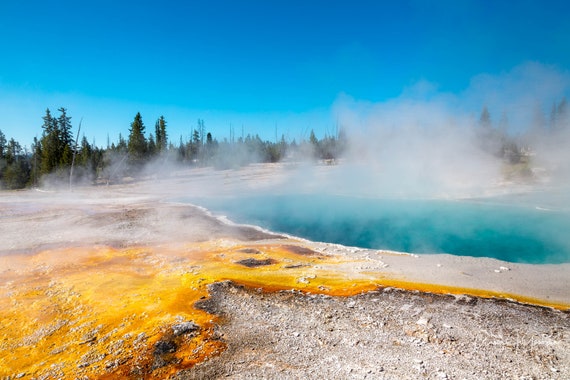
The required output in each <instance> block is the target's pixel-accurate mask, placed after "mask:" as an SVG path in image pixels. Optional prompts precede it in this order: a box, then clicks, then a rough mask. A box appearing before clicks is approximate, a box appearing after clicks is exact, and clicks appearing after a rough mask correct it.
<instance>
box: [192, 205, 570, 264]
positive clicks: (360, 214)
mask: <svg viewBox="0 0 570 380" xmlns="http://www.w3.org/2000/svg"><path fill="white" fill-rule="evenodd" d="M191 202H192V203H196V204H199V205H202V206H204V207H206V208H208V209H210V210H211V211H213V212H214V213H215V214H222V215H226V216H227V217H228V218H230V219H231V220H232V221H234V222H237V223H247V224H254V225H259V226H261V227H263V228H266V229H269V230H272V231H276V232H282V233H287V234H290V235H295V236H299V237H303V238H306V239H310V240H314V241H322V242H330V243H338V244H343V245H348V246H357V247H363V248H373V249H388V250H394V251H402V252H413V253H420V254H421V253H450V254H455V255H463V256H475V257H493V258H497V259H500V260H505V261H510V262H522V263H563V262H570V232H569V231H570V213H569V211H568V210H553V209H546V208H544V207H538V206H534V205H533V200H532V199H529V198H526V199H523V200H521V199H515V200H513V199H510V198H505V197H503V198H494V199H490V200H489V199H485V200H479V201H445V200H410V199H406V200H404V199H372V198H357V197H347V196H339V195H323V194H319V195H307V194H293V195H291V194H290V195H256V196H240V197H232V198H224V199H207V198H203V199H194V200H191Z"/></svg>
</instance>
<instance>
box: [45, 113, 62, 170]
mask: <svg viewBox="0 0 570 380" xmlns="http://www.w3.org/2000/svg"><path fill="white" fill-rule="evenodd" d="M43 120H44V124H43V125H42V128H43V134H42V139H41V145H42V149H41V151H42V157H41V169H40V172H41V174H48V173H51V172H52V171H54V170H55V169H56V168H57V167H58V165H59V163H60V143H59V136H60V133H59V128H58V125H57V119H55V118H54V117H52V116H51V113H50V110H49V108H48V109H46V115H45V116H44V117H43Z"/></svg>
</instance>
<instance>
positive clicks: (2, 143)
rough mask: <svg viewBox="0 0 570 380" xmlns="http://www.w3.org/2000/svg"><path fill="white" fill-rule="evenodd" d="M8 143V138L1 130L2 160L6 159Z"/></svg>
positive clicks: (0, 149) (0, 150) (0, 154)
mask: <svg viewBox="0 0 570 380" xmlns="http://www.w3.org/2000/svg"><path fill="white" fill-rule="evenodd" d="M6 143H7V141H6V136H5V135H4V133H2V130H0V158H4V155H5V154H6V153H5V152H6Z"/></svg>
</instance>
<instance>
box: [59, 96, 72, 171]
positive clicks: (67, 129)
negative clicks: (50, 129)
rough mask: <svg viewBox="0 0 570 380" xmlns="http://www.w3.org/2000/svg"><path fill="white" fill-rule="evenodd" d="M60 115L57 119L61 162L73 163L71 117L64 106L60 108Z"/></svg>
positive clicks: (67, 164)
mask: <svg viewBox="0 0 570 380" xmlns="http://www.w3.org/2000/svg"><path fill="white" fill-rule="evenodd" d="M58 111H59V112H60V116H59V118H58V119H57V127H58V132H59V139H58V140H59V141H58V143H59V147H58V152H59V153H60V157H59V164H60V165H62V166H69V165H71V160H72V158H73V148H72V147H73V145H74V144H73V136H72V134H71V117H69V116H67V110H66V109H65V108H63V107H61V108H59V109H58Z"/></svg>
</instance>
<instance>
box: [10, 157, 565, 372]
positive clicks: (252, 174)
mask: <svg viewBox="0 0 570 380" xmlns="http://www.w3.org/2000/svg"><path fill="white" fill-rule="evenodd" d="M281 171H282V169H281V168H280V167H276V166H269V165H265V166H254V167H251V168H248V169H245V170H239V171H227V172H210V171H209V170H194V171H189V172H186V173H180V174H179V175H177V176H173V177H171V178H168V179H161V180H156V179H154V180H150V181H144V182H139V183H130V184H122V185H112V186H109V187H86V188H77V189H74V190H73V191H72V192H70V191H68V190H54V191H47V192H44V191H36V190H30V191H16V192H3V193H2V194H1V196H0V231H1V235H2V236H1V237H2V239H1V241H0V276H1V275H2V274H6V273H9V272H11V271H18V270H24V269H23V268H18V267H17V265H18V264H17V262H16V261H14V260H13V257H15V256H18V255H30V254H34V253H36V252H41V251H45V250H46V249H60V248H63V247H89V246H95V245H96V246H110V247H116V248H128V247H131V246H141V245H146V246H160V245H161V244H166V243H168V244H173V243H176V242H179V243H185V242H202V241H214V242H216V241H223V239H234V240H237V241H245V242H252V243H256V244H261V243H263V244H283V242H291V244H298V245H299V246H304V247H308V248H310V249H312V250H314V251H315V252H318V253H319V254H322V255H326V256H327V257H339V258H342V259H343V262H342V264H339V265H335V266H334V270H335V271H338V272H339V273H343V274H344V275H346V276H347V278H354V279H359V280H362V279H366V280H367V279H375V281H378V283H379V284H380V285H381V284H382V279H385V280H386V283H387V284H389V285H393V284H401V285H402V286H401V287H403V288H407V289H412V290H408V291H404V290H398V289H395V288H394V286H388V287H384V286H379V287H378V289H379V290H378V291H374V292H371V293H366V294H362V295H356V296H352V297H331V296H327V295H316V294H302V293H300V292H298V291H295V290H283V291H279V292H268V290H267V289H263V286H261V287H256V288H255V289H252V288H248V287H242V286H238V285H235V284H231V283H227V282H222V283H219V284H212V285H210V286H209V288H208V289H209V292H210V295H211V298H209V299H207V300H205V301H201V302H200V305H199V306H200V307H201V308H202V309H204V310H206V311H207V312H209V313H213V314H214V315H217V316H219V317H220V319H219V323H217V324H216V328H215V334H214V337H213V338H212V339H215V340H218V341H220V342H223V344H224V345H225V346H226V349H225V350H224V351H223V352H222V353H221V354H219V355H214V356H211V357H209V358H208V360H206V361H205V362H203V363H200V364H198V365H196V366H194V367H192V368H190V369H181V370H177V371H176V373H174V374H172V373H170V374H169V376H170V375H172V376H175V377H177V378H181V379H182V378H236V379H237V378H279V379H282V378H291V379H293V378H315V379H316V378H339V379H340V378H377V379H382V378H386V379H391V378H394V379H396V378H458V379H459V378H469V379H471V378H472V379H478V378H520V379H523V378H525V379H527V378H528V379H531V378H540V379H542V378H544V379H550V378H560V379H564V378H570V319H569V316H570V315H569V314H568V311H560V310H555V309H553V308H550V307H546V308H545V307H538V306H528V305H523V304H521V302H522V303H529V304H535V305H536V304H539V305H550V306H555V307H558V308H559V309H567V308H568V305H570V291H569V290H570V264H563V265H523V264H513V263H505V262H500V261H498V260H492V259H479V258H477V259H476V258H467V257H456V256H451V255H422V256H414V255H402V254H397V253H393V252H385V251H376V250H361V249H357V248H350V247H342V246H338V245H331V244H325V243H317V242H308V241H304V240H301V239H291V238H288V237H285V236H281V235H279V234H275V233H270V232H267V231H261V230H259V229H256V228H249V227H243V226H236V225H232V224H227V223H224V222H221V221H220V220H218V219H216V218H213V217H212V216H211V215H209V214H208V213H206V212H204V211H203V210H201V209H197V208H195V207H192V206H188V205H183V204H177V203H175V202H172V200H173V199H176V198H179V197H182V196H196V195H204V194H209V195H221V194H229V193H232V192H236V191H257V190H263V189H270V188H271V187H272V186H283V185H286V184H288V183H289V184H290V183H291V182H290V178H288V177H287V176H283V175H281V174H280V173H281ZM331 268H332V267H331ZM318 269H320V270H324V269H327V268H318ZM87 275H88V273H87ZM307 278H308V279H309V280H307V281H310V279H311V277H310V276H307ZM388 280H390V281H388ZM414 284H415V285H414ZM414 286H415V289H417V290H416V291H414V290H413V289H414ZM418 290H420V291H418ZM446 292H449V293H457V294H455V295H453V296H451V295H445V294H444V295H441V294H439V295H438V294H435V293H446ZM461 293H468V294H471V295H472V296H461V295H460V294H461ZM2 294H5V293H2ZM473 295H482V296H484V297H490V296H494V297H495V298H501V299H503V300H496V299H484V298H479V297H473ZM505 299H506V300H505ZM510 299H515V300H517V301H519V302H518V303H515V302H510V301H508V300H510ZM4 344H5V343H4ZM6 347H7V346H6ZM4 352H5V351H4ZM132 373H134V372H132ZM161 373H163V372H161ZM19 374H21V375H22V377H26V376H32V377H34V376H33V374H29V373H27V372H26V371H25V369H23V370H22V372H20V371H19V369H17V368H16V369H14V371H13V373H6V374H4V373H0V375H2V376H14V377H17V376H18V375H19ZM46 374H47V377H46V378H50V376H49V372H46ZM142 375H143V376H142V377H150V378H152V377H160V376H161V375H157V374H156V373H153V372H148V373H146V374H142ZM140 376H141V374H140V373H138V375H136V376H135V375H134V374H133V375H132V377H140ZM165 376H166V375H165ZM51 377H58V376H57V375H53V376H51ZM66 377H69V378H73V377H74V376H71V375H70V374H69V373H67V374H66Z"/></svg>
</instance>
